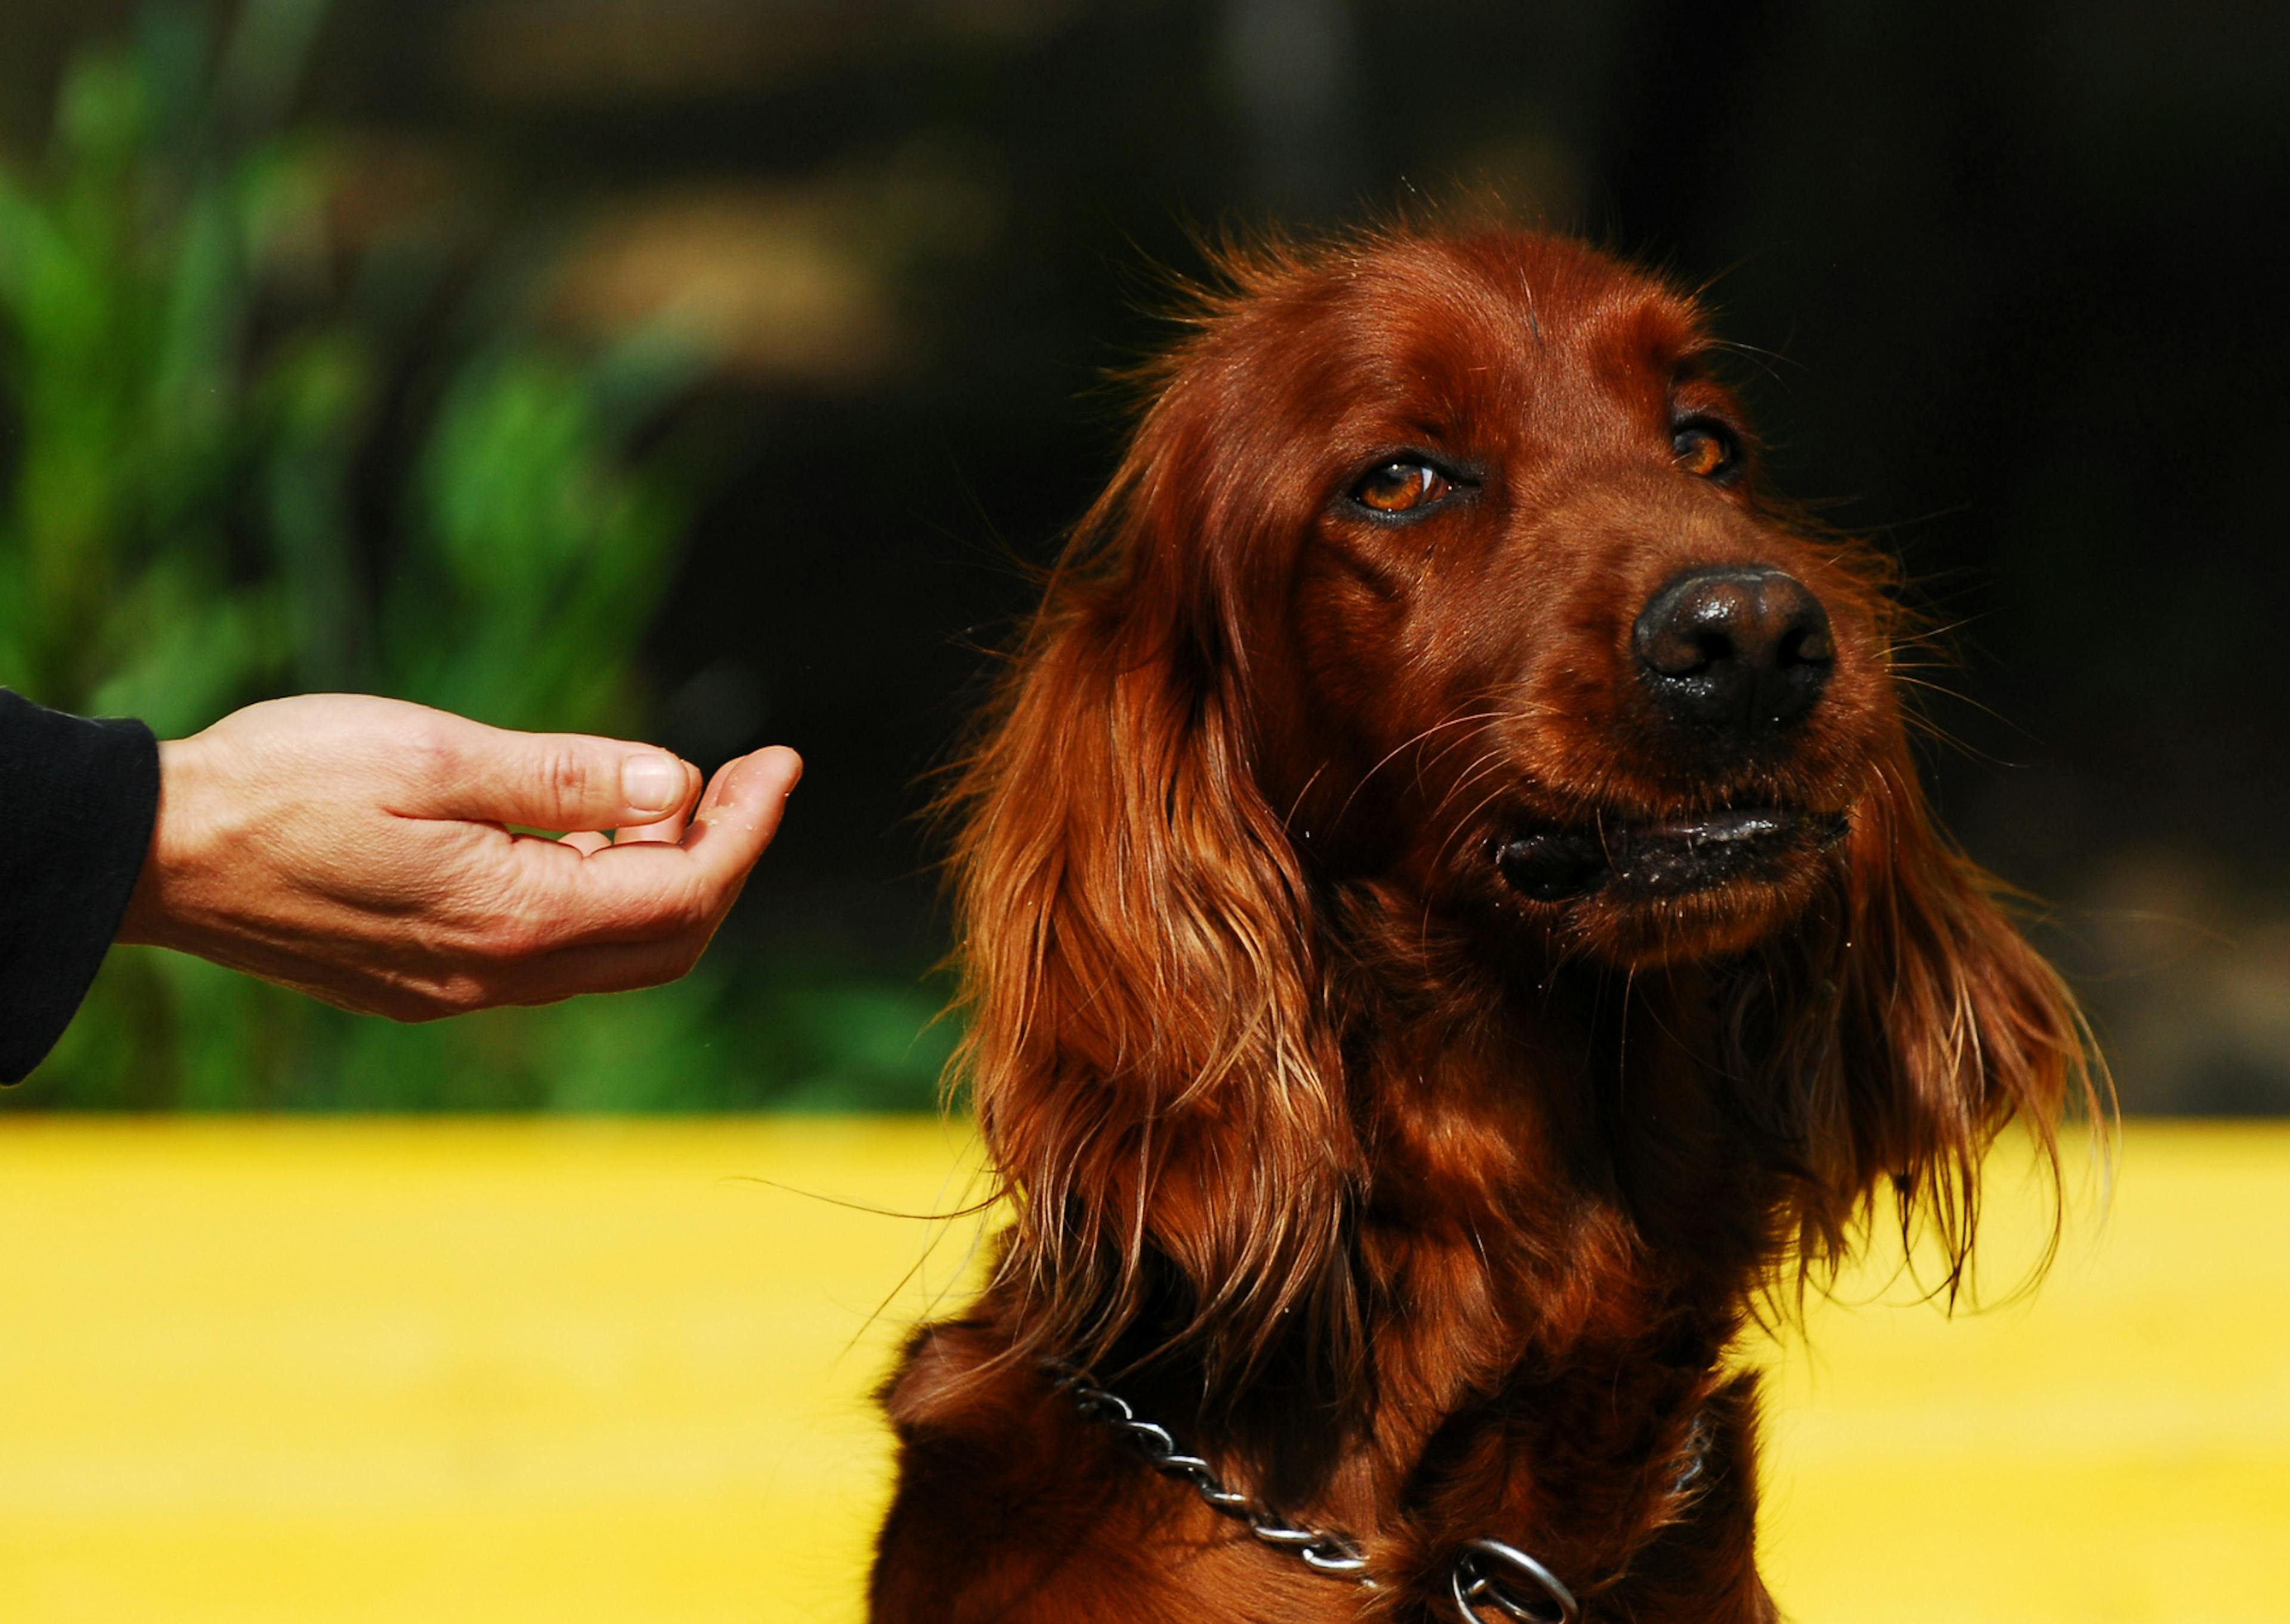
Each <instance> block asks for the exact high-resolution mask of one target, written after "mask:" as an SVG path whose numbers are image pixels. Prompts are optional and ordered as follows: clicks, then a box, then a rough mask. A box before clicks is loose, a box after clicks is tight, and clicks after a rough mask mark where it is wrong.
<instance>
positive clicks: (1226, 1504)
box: [1045, 1362, 1709, 1624]
mask: <svg viewBox="0 0 2290 1624" xmlns="http://www.w3.org/2000/svg"><path fill="white" fill-rule="evenodd" d="M1045 1371H1046V1372H1047V1373H1048V1375H1049V1377H1050V1379H1051V1381H1052V1383H1053V1386H1054V1387H1055V1388H1057V1390H1058V1391H1060V1392H1062V1393H1064V1394H1066V1395H1067V1396H1069V1397H1070V1398H1071V1399H1072V1400H1073V1403H1074V1407H1075V1408H1076V1409H1077V1410H1078V1411H1080V1412H1081V1413H1082V1414H1083V1416H1085V1418H1087V1419H1088V1420H1093V1421H1099V1422H1102V1423H1103V1424H1104V1425H1106V1426H1108V1427H1110V1428H1112V1429H1113V1430H1114V1431H1115V1432H1117V1433H1118V1434H1120V1435H1121V1436H1123V1437H1124V1438H1125V1439H1127V1440H1128V1442H1129V1443H1130V1444H1131V1445H1132V1446H1133V1447H1134V1448H1135V1449H1136V1451H1137V1452H1138V1453H1139V1454H1141V1455H1142V1456H1143V1457H1144V1458H1145V1463H1146V1464H1147V1465H1148V1466H1150V1467H1151V1468H1153V1469H1154V1470H1155V1471H1157V1472H1159V1473H1161V1474H1162V1475H1164V1476H1169V1477H1174V1478H1176V1479H1178V1480H1179V1481H1181V1482H1183V1483H1189V1484H1192V1486H1193V1490H1194V1492H1196V1493H1197V1494H1198V1495H1199V1496H1200V1497H1201V1499H1202V1500H1204V1501H1205V1502H1206V1503H1207V1505H1208V1506H1209V1508H1210V1509H1212V1510H1213V1511H1216V1512H1218V1513H1220V1514H1221V1515H1223V1516H1229V1517H1231V1518H1233V1519H1234V1520H1235V1521H1237V1522H1238V1523H1240V1524H1243V1525H1244V1526H1245V1527H1246V1528H1247V1530H1248V1532H1250V1533H1251V1534H1253V1536H1254V1537H1255V1538H1257V1539H1258V1540H1262V1541H1263V1542H1264V1543H1265V1544H1267V1545H1269V1546H1271V1547H1273V1548H1275V1549H1277V1550H1285V1551H1293V1552H1294V1553H1295V1554H1296V1555H1297V1556H1300V1557H1301V1558H1302V1559H1303V1563H1304V1565H1305V1566H1306V1567H1308V1568H1310V1569H1311V1570H1312V1571H1313V1572H1315V1573H1320V1574H1325V1576H1326V1577H1328V1578H1330V1579H1349V1580H1351V1581H1352V1582H1353V1583H1355V1584H1357V1585H1361V1586H1364V1587H1365V1588H1367V1589H1370V1590H1373V1589H1375V1588H1377V1585H1376V1582H1375V1580H1373V1579H1371V1578H1369V1577H1368V1572H1367V1553H1366V1552H1365V1550H1363V1549H1362V1548H1360V1543H1359V1541H1358V1540H1355V1539H1353V1538H1352V1537H1351V1536H1350V1535H1349V1534H1345V1533H1338V1532H1335V1531H1334V1530H1333V1529H1327V1528H1306V1527H1302V1526H1301V1525H1299V1524H1295V1523H1293V1522H1292V1521H1290V1520H1289V1519H1288V1518H1286V1517H1284V1516H1281V1515H1280V1514H1279V1513H1278V1512H1277V1511H1274V1510H1273V1509H1272V1508H1270V1507H1269V1506H1265V1505H1262V1504H1261V1503H1260V1502H1258V1501H1257V1500H1253V1499H1251V1498H1250V1497H1249V1496H1248V1495H1245V1494H1243V1493H1242V1492H1240V1491H1238V1490H1237V1489H1235V1488H1233V1487H1232V1486H1231V1485H1229V1484H1227V1483H1226V1482H1225V1481H1224V1479H1223V1478H1221V1477H1219V1476H1217V1475H1216V1469H1215V1468H1213V1467H1212V1466H1210V1465H1209V1463H1208V1462H1207V1461H1205V1460H1202V1459H1201V1458H1200V1457H1199V1456H1198V1455H1189V1454H1187V1453H1185V1452H1183V1451H1182V1450H1181V1449H1179V1448H1178V1447H1177V1440H1176V1439H1175V1438H1174V1437H1173V1436H1170V1433H1169V1430H1168V1428H1165V1427H1162V1426H1159V1425H1157V1424H1156V1423H1155V1422H1152V1421H1148V1420H1140V1419H1139V1418H1138V1415H1137V1412H1136V1411H1135V1410H1134V1409H1133V1408H1132V1407H1131V1406H1130V1404H1129V1401H1128V1400H1127V1399H1125V1398H1124V1397H1122V1396H1120V1395H1119V1394H1117V1393H1111V1392H1108V1391H1107V1390H1106V1389H1105V1388H1102V1387H1100V1386H1099V1385H1098V1384H1097V1380H1096V1379H1095V1378H1094V1377H1093V1376H1092V1375H1091V1374H1090V1373H1089V1372H1087V1371H1084V1370H1077V1369H1076V1368H1074V1367H1073V1366H1072V1365H1069V1364H1059V1363H1055V1362H1052V1363H1050V1364H1046V1365H1045ZM1708 1456H1709V1424H1708V1420H1707V1418H1706V1417H1703V1416H1700V1415H1697V1416H1695V1417H1694V1418H1693V1436H1691V1438H1690V1439H1689V1440H1688V1441H1687V1444H1686V1459H1685V1465H1684V1466H1683V1467H1681V1468H1679V1469H1678V1474H1677V1477H1676V1479H1675V1480H1673V1481H1672V1483H1671V1484H1670V1491H1671V1492H1672V1493H1683V1492H1685V1490H1687V1489H1688V1488H1690V1487H1691V1486H1692V1485H1693V1482H1694V1480H1695V1479H1696V1478H1698V1477H1700V1476H1701V1469H1702V1466H1703V1463H1704V1461H1705V1460H1707V1458H1708ZM1447 1589H1448V1593H1449V1595H1450V1596H1453V1599H1454V1603H1455V1614H1456V1617H1457V1618H1459V1619H1460V1620H1461V1621H1462V1624H1484V1620H1483V1618H1482V1614H1481V1609H1483V1608H1489V1607H1492V1608H1493V1609H1494V1611H1496V1612H1499V1613H1501V1614H1502V1615H1503V1616H1504V1617H1505V1618H1508V1619H1516V1620H1520V1621H1521V1624H1576V1620H1579V1619H1580V1618H1581V1614H1582V1609H1581V1604H1580V1603H1578V1602H1576V1601H1575V1599H1574V1593H1573V1591H1572V1590H1569V1589H1568V1588H1566V1587H1565V1585H1564V1584H1562V1583H1560V1582H1559V1579H1558V1576H1557V1574H1556V1573H1553V1572H1551V1571H1550V1570H1549V1568H1547V1567H1544V1566H1543V1565H1542V1564H1541V1563H1540V1562H1537V1561H1536V1560H1535V1559H1534V1558H1533V1557H1532V1556H1528V1555H1527V1554H1526V1553H1525V1551H1523V1550H1520V1549H1518V1548H1517V1547H1516V1546H1511V1545H1506V1544H1504V1543H1503V1542H1502V1541H1501V1540H1472V1541H1470V1542H1469V1544H1468V1545H1466V1546H1464V1547H1463V1548H1462V1551H1461V1554H1460V1555H1458V1556H1456V1558H1455V1561H1454V1564H1453V1566H1452V1567H1450V1568H1449V1569H1448V1570H1447Z"/></svg>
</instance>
